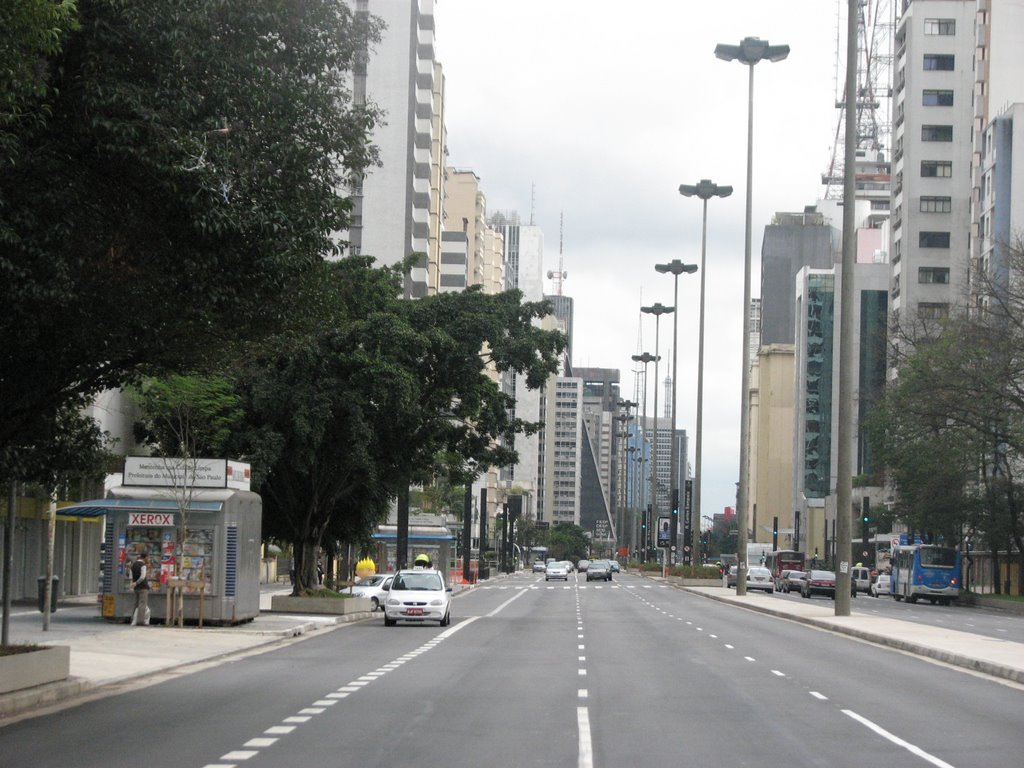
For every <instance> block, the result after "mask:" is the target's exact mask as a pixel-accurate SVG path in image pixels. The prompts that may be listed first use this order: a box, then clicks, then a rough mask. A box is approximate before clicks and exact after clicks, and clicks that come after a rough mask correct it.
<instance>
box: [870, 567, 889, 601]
mask: <svg viewBox="0 0 1024 768" xmlns="http://www.w3.org/2000/svg"><path fill="white" fill-rule="evenodd" d="M891 594H892V577H891V576H889V574H888V573H880V574H878V578H877V579H875V581H874V583H873V584H872V585H871V596H872V597H884V596H886V595H891Z"/></svg>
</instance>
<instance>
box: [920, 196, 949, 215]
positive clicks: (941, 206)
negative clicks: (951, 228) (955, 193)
mask: <svg viewBox="0 0 1024 768" xmlns="http://www.w3.org/2000/svg"><path fill="white" fill-rule="evenodd" d="M952 210H953V200H952V198H949V197H922V198H921V213H949V212H950V211H952Z"/></svg>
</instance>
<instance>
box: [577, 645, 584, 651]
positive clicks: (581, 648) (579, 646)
mask: <svg viewBox="0 0 1024 768" xmlns="http://www.w3.org/2000/svg"><path fill="white" fill-rule="evenodd" d="M576 647H577V648H578V649H579V650H581V651H583V650H586V646H584V645H577V646H576Z"/></svg>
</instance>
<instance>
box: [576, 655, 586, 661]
mask: <svg viewBox="0 0 1024 768" xmlns="http://www.w3.org/2000/svg"><path fill="white" fill-rule="evenodd" d="M577 658H578V659H579V660H580V661H586V660H587V657H586V656H578V657H577Z"/></svg>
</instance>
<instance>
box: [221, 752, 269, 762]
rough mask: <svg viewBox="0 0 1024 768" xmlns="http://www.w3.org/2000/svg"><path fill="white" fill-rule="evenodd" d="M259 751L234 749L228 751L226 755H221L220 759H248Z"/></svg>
mask: <svg viewBox="0 0 1024 768" xmlns="http://www.w3.org/2000/svg"><path fill="white" fill-rule="evenodd" d="M259 753H260V752H259V750H258V749H236V750H235V751H234V752H228V753H227V754H226V755H222V756H221V758H220V759H221V760H248V759H249V758H250V757H252V756H253V755H258V754H259Z"/></svg>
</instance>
